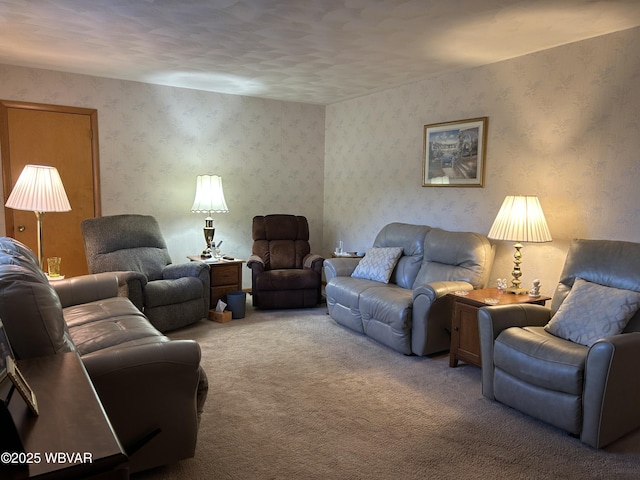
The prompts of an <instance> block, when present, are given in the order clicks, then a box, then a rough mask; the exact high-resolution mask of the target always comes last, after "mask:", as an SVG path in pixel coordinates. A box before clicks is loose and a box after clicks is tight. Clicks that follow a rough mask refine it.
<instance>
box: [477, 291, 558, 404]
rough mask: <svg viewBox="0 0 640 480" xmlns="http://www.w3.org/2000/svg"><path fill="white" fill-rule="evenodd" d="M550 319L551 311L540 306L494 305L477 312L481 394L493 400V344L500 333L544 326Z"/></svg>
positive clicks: (526, 304)
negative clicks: (510, 329)
mask: <svg viewBox="0 0 640 480" xmlns="http://www.w3.org/2000/svg"><path fill="white" fill-rule="evenodd" d="M550 318H551V310H550V309H548V308H547V307H543V306H542V305H531V304H528V303H525V304H519V305H496V306H493V307H481V308H480V309H479V310H478V333H479V334H480V361H481V363H482V394H483V395H484V396H485V397H487V398H490V399H491V400H494V398H495V397H494V395H493V369H494V367H493V343H494V341H495V339H496V338H497V337H498V335H500V332H502V331H503V330H506V329H507V328H510V327H526V326H540V327H541V326H544V325H546V324H547V323H548V322H549V319H550Z"/></svg>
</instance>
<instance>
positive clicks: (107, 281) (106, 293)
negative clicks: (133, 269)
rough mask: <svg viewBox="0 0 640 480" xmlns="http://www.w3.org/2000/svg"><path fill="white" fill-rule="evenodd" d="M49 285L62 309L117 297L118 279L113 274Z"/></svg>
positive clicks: (58, 281)
mask: <svg viewBox="0 0 640 480" xmlns="http://www.w3.org/2000/svg"><path fill="white" fill-rule="evenodd" d="M51 285H52V286H53V288H54V290H55V291H56V293H57V294H58V297H59V298H60V303H61V304H62V308H66V307H71V306H73V305H80V304H83V303H89V302H95V301H97V300H103V299H105V298H111V297H117V296H118V277H117V275H115V274H114V273H113V272H105V273H96V274H92V275H80V276H78V277H71V278H66V279H63V280H56V281H55V282H51Z"/></svg>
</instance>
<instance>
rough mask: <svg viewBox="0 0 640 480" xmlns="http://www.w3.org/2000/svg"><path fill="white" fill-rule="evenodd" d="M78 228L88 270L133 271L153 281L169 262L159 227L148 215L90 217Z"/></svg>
mask: <svg viewBox="0 0 640 480" xmlns="http://www.w3.org/2000/svg"><path fill="white" fill-rule="evenodd" d="M80 227H81V229H82V236H83V238H84V249H85V253H86V256H87V265H88V267H89V273H103V272H117V271H132V272H139V273H142V274H144V275H145V276H146V277H147V279H148V280H150V281H153V280H159V279H161V278H162V270H163V269H164V267H166V266H167V265H169V264H170V263H171V257H170V256H169V250H168V248H167V244H166V242H165V241H164V237H163V236H162V232H161V231H160V226H159V225H158V222H157V221H156V219H155V218H154V217H152V216H150V215H134V214H125V215H112V216H106V217H96V218H89V219H86V220H84V221H83V222H82V224H81V225H80Z"/></svg>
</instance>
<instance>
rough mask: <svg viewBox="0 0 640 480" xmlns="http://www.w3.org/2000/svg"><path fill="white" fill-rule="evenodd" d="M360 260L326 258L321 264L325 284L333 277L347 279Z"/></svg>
mask: <svg viewBox="0 0 640 480" xmlns="http://www.w3.org/2000/svg"><path fill="white" fill-rule="evenodd" d="M360 260H361V259H360V258H327V259H325V261H324V262H323V265H324V277H325V280H326V281H327V283H329V280H331V279H332V278H334V277H349V276H351V274H352V273H353V271H354V270H355V269H356V267H357V266H358V263H360Z"/></svg>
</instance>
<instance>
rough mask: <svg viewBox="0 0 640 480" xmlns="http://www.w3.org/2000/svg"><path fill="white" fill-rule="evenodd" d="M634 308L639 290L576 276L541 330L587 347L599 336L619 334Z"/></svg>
mask: <svg viewBox="0 0 640 480" xmlns="http://www.w3.org/2000/svg"><path fill="white" fill-rule="evenodd" d="M638 308H640V292H634V291H632V290H621V289H618V288H612V287H605V286H604V285H599V284H597V283H591V282H587V281H586V280H583V279H582V278H576V279H575V282H574V284H573V288H572V289H571V291H570V292H569V294H568V295H567V298H565V299H564V302H562V305H560V308H559V309H558V311H557V312H556V314H555V315H554V316H553V318H552V319H551V321H549V323H547V324H546V325H545V327H544V329H545V330H546V331H547V332H549V333H551V334H553V335H555V336H557V337H560V338H564V339H566V340H571V341H572V342H576V343H580V344H582V345H586V346H588V347H590V346H591V345H593V344H594V343H596V341H598V340H599V339H601V338H605V337H609V336H611V335H617V334H619V333H622V331H623V330H624V327H626V326H627V323H628V322H629V320H630V319H631V317H632V316H633V315H634V313H635V312H636V311H637V310H638Z"/></svg>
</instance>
